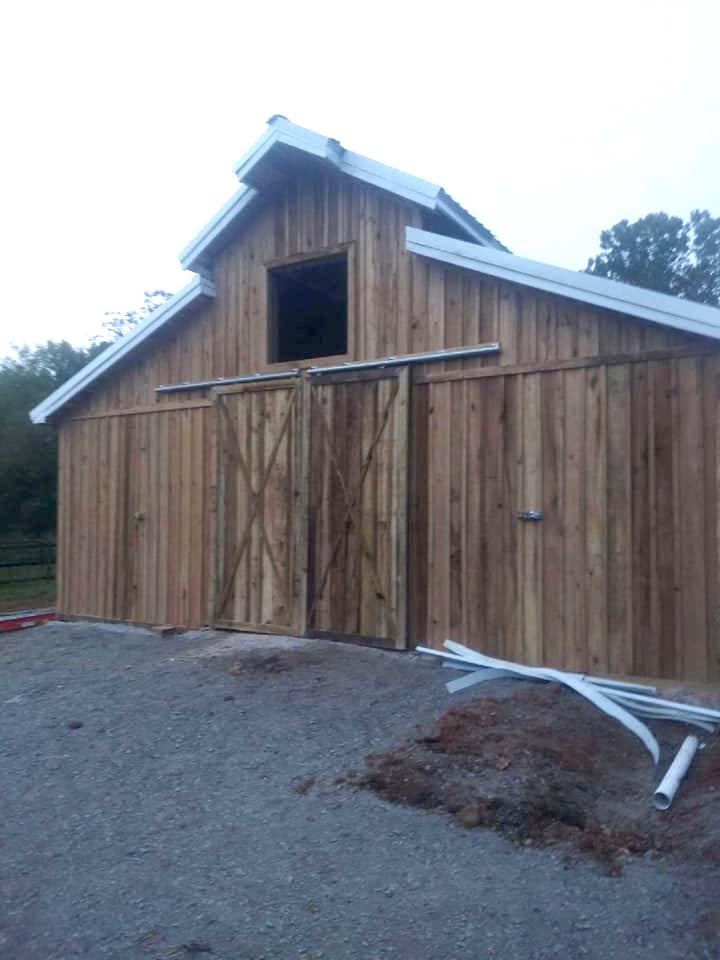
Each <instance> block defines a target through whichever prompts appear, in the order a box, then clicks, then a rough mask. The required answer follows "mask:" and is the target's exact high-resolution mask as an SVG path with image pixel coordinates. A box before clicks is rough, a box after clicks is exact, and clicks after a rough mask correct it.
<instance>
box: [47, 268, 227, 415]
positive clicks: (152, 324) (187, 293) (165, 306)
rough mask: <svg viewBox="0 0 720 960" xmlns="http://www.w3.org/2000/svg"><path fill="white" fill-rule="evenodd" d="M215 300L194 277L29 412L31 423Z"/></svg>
mask: <svg viewBox="0 0 720 960" xmlns="http://www.w3.org/2000/svg"><path fill="white" fill-rule="evenodd" d="M214 297H215V287H214V286H213V284H212V283H211V282H210V281H209V280H207V279H206V278H205V277H199V276H198V277H193V279H192V280H191V281H190V283H188V285H187V286H185V287H183V288H182V290H179V291H178V292H177V293H176V294H175V295H174V296H172V297H170V299H169V300H166V301H165V303H162V304H160V306H159V307H157V308H156V309H155V310H153V312H152V313H151V314H150V315H149V316H148V317H146V318H145V320H143V321H142V322H141V323H139V324H138V325H137V326H136V327H134V328H133V329H132V330H131V331H130V332H129V333H127V334H125V336H124V337H121V338H120V339H119V340H116V341H115V342H114V343H111V344H110V346H109V347H107V348H106V349H105V350H103V352H102V353H99V354H98V355H97V356H96V357H94V358H93V359H92V360H91V361H90V363H86V364H85V366H84V367H83V368H82V370H79V371H78V372H77V373H76V374H75V375H74V376H72V377H70V379H69V380H66V381H65V383H63V384H62V386H59V387H58V388H57V390H55V391H53V393H51V394H50V396H49V397H46V398H45V399H44V400H43V401H42V403H39V404H38V405H37V406H36V407H34V408H33V409H32V410H31V411H30V419H31V420H32V422H33V423H45V422H46V420H47V419H48V417H51V416H52V415H53V414H54V413H56V412H57V411H58V410H59V409H60V408H61V407H64V406H65V404H66V403H69V402H70V400H72V399H73V398H74V397H76V396H77V395H78V394H79V393H80V392H81V391H83V390H85V389H87V387H89V386H90V384H91V383H94V382H95V380H97V379H98V377H101V376H102V375H103V374H104V373H105V372H106V371H107V370H109V369H110V368H111V367H114V366H115V364H116V363H119V361H120V360H122V358H123V357H125V356H127V354H128V353H130V351H131V350H134V349H135V348H136V347H138V346H139V345H140V344H141V343H143V341H145V340H147V338H148V337H150V336H152V334H154V333H156V332H157V331H158V330H159V329H160V327H163V326H164V325H165V324H166V323H167V322H168V321H169V320H172V319H173V318H174V317H177V316H179V315H180V314H181V313H184V312H185V311H186V310H188V309H189V308H190V307H192V306H197V305H198V304H200V303H202V302H203V301H205V300H212V299H213V298H214Z"/></svg>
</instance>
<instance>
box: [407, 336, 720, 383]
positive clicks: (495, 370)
mask: <svg viewBox="0 0 720 960" xmlns="http://www.w3.org/2000/svg"><path fill="white" fill-rule="evenodd" d="M483 342H486V343H487V342H490V341H483ZM499 342H500V355H499V356H500V358H502V357H504V355H505V353H506V351H505V347H504V344H503V341H502V340H500V341H499ZM712 353H713V350H712V349H707V348H703V347H702V346H694V347H678V348H674V347H673V348H668V349H663V350H648V351H645V352H643V353H616V354H608V355H600V356H597V357H572V358H570V359H561V360H550V361H548V362H545V363H518V364H510V363H508V364H507V365H506V366H503V365H501V364H498V355H488V357H486V358H485V359H486V361H488V362H489V364H490V365H489V366H485V367H483V368H482V369H479V370H478V369H463V370H450V371H442V370H441V371H438V372H432V364H430V363H426V364H422V365H421V366H418V367H416V368H414V369H413V383H449V382H451V381H453V380H476V379H479V378H480V379H482V378H487V377H498V376H503V377H510V376H519V375H522V374H526V373H551V372H552V371H554V370H580V369H585V368H590V367H601V366H614V365H617V364H628V363H646V362H648V361H654V360H671V359H678V358H682V357H703V356H708V355H711V354H712Z"/></svg>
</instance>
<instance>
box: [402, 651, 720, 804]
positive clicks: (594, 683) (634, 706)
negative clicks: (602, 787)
mask: <svg viewBox="0 0 720 960" xmlns="http://www.w3.org/2000/svg"><path fill="white" fill-rule="evenodd" d="M444 646H445V648H446V649H445V650H431V649H429V648H428V647H416V648H415V649H416V650H417V652H418V653H424V654H429V655H430V656H433V657H440V658H442V660H443V661H444V664H443V665H444V666H447V667H452V668H453V669H458V670H465V671H468V674H467V676H464V677H460V678H458V679H457V680H451V681H449V682H448V683H447V684H446V687H447V690H448V693H456V692H457V691H458V690H464V689H466V688H467V687H470V686H472V685H473V684H476V683H483V682H485V681H487V680H498V679H503V678H507V677H515V678H522V679H524V680H537V681H545V682H548V681H554V682H556V683H562V684H564V685H565V686H568V687H570V688H571V689H573V690H575V691H576V693H579V694H580V695H581V696H583V697H585V698H586V699H587V700H589V701H590V702H591V703H593V704H594V705H595V706H596V707H598V709H600V710H602V711H603V713H606V714H607V715H608V716H609V717H612V719H614V720H617V721H618V722H620V723H622V725H623V726H624V727H625V728H626V729H627V730H629V731H630V732H631V733H633V734H635V736H636V737H638V738H639V739H640V740H641V741H642V742H643V744H644V745H645V747H646V748H647V750H648V752H649V753H650V755H651V757H652V758H653V761H654V762H655V763H656V764H657V762H658V760H659V757H660V747H659V745H658V742H657V740H656V738H655V737H654V735H653V734H652V732H651V731H650V729H649V728H648V727H647V726H646V725H645V724H644V723H643V722H642V721H641V720H640V718H641V717H642V718H643V719H645V720H673V721H676V722H679V723H686V724H689V725H692V726H696V727H700V729H702V730H705V731H706V732H708V733H714V732H715V731H716V729H717V727H718V725H720V710H712V709H710V708H709V707H700V706H696V705H694V704H689V703H681V702H680V701H677V700H664V699H662V698H661V697H657V696H655V694H656V693H657V691H656V688H655V687H650V686H647V685H646V684H642V683H631V682H629V681H627V682H626V681H624V680H611V679H609V678H605V677H590V676H587V675H585V674H581V673H569V672H567V671H564V670H553V669H550V668H548V667H529V666H526V665H525V664H520V663H514V662H513V661H511V660H499V659H497V658H496V657H488V656H486V655H485V654H483V653H479V652H478V651H477V650H471V649H470V648H469V647H465V646H463V645H462V644H460V643H455V642H454V641H452V640H446V641H445V643H444ZM693 753H694V751H693ZM691 760H692V755H690V756H689V759H688V760H687V764H686V765H685V768H684V771H683V773H682V775H681V776H679V777H675V779H674V782H673V787H674V789H673V790H672V795H670V796H669V797H668V796H667V795H666V793H663V798H664V799H663V802H666V803H667V806H663V807H662V809H667V807H669V806H670V804H671V803H672V798H673V796H674V792H675V790H676V789H677V787H678V785H679V783H680V780H681V779H682V776H683V775H684V772H685V771H686V770H687V766H689V763H690V762H691ZM676 761H677V758H676V759H675V761H673V764H672V765H671V767H672V766H674V764H675V763H676ZM658 789H659V788H658Z"/></svg>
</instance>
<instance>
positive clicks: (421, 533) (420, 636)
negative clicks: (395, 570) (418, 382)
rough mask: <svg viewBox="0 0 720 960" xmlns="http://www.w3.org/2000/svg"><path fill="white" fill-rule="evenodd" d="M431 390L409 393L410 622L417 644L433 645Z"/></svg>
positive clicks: (414, 641) (423, 388)
mask: <svg viewBox="0 0 720 960" xmlns="http://www.w3.org/2000/svg"><path fill="white" fill-rule="evenodd" d="M431 389H432V388H431V387H429V386H419V387H414V388H413V390H412V392H411V394H410V404H411V408H412V413H411V416H410V452H409V461H410V491H409V496H410V521H409V529H408V538H409V541H408V556H409V564H408V576H409V596H408V622H409V633H410V637H411V640H412V642H413V643H414V644H423V645H427V644H429V643H430V631H429V628H428V582H429V577H428V566H429V544H428V520H429V481H428V478H429V472H430V455H429V449H428V448H429V425H430V413H429V407H430V392H431Z"/></svg>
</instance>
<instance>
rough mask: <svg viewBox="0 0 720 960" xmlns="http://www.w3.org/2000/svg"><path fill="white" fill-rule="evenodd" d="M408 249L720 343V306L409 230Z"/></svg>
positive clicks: (412, 229)
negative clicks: (710, 338) (711, 305)
mask: <svg viewBox="0 0 720 960" xmlns="http://www.w3.org/2000/svg"><path fill="white" fill-rule="evenodd" d="M406 247H407V250H408V251H409V252H410V253H415V254H418V255H419V256H422V257H429V258H430V259H432V260H439V261H441V262H442V263H448V264H452V265H453V266H456V267H462V268H464V269H466V270H473V271H475V272H476V273H483V274H486V275H487V276H490V277H496V278H497V279H500V280H509V281H510V282H512V283H519V284H522V285H523V286H526V287H533V288H534V289H536V290H543V291H545V292H546V293H554V294H557V295H559V296H562V297H569V298H571V299H572V300H579V301H581V302H583V303H588V304H591V305H592V306H595V307H604V308H605V309H607V310H613V311H615V312H617V313H624V314H626V315H628V316H631V317H637V318H638V319H641V320H649V321H650V322H651V323H658V324H662V325H663V326H666V327H674V328H675V329H677V330H683V331H685V332H686V333H694V334H699V335H700V336H703V337H712V338H713V339H715V340H720V309H718V308H717V307H710V306H707V305H706V304H702V303H695V302H694V301H692V300H683V299H682V298H681V297H673V296H670V295H669V294H666V293H656V292H655V291H654V290H645V289H643V288H642V287H634V286H631V285H630V284H628V283H620V282H619V281H617V280H607V279H605V278H604V277H595V276H592V275H590V274H587V273H582V272H579V271H575V270H566V269H565V268H563V267H554V266H551V265H550V264H547V263H539V262H538V261H536V260H526V259H525V258H524V257H518V256H516V255H515V254H512V253H507V252H504V251H502V250H498V249H497V248H495V249H493V248H490V247H486V246H481V245H480V244H477V243H468V242H466V241H464V240H455V239H453V238H452V237H446V236H443V235H441V234H438V233H430V232H429V231H427V230H419V229H417V228H416V227H407V228H406Z"/></svg>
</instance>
